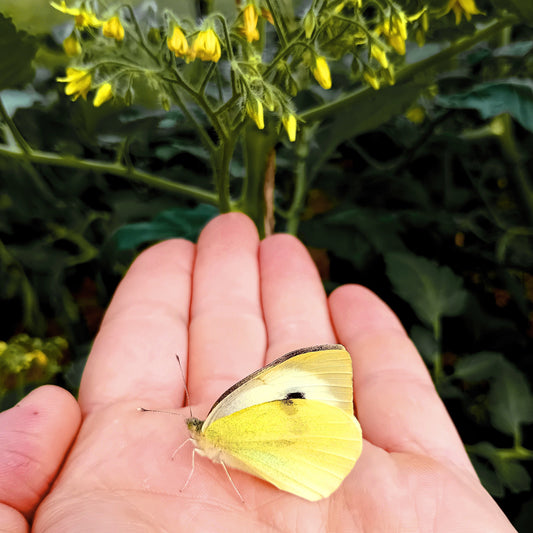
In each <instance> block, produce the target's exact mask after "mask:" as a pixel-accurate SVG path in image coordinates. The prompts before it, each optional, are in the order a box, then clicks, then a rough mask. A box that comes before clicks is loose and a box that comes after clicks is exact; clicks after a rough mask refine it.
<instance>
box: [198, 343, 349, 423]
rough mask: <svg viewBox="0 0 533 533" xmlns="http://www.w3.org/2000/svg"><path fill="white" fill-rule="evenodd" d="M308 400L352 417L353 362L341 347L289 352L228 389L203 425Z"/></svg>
mask: <svg viewBox="0 0 533 533" xmlns="http://www.w3.org/2000/svg"><path fill="white" fill-rule="evenodd" d="M291 398H294V399H310V400H318V401H320V402H323V403H327V404H329V405H332V406H335V407H338V408H339V409H342V410H344V411H345V412H346V413H347V414H350V415H353V387H352V360H351V358H350V354H349V353H348V352H347V351H346V349H345V348H344V347H343V346H341V345H321V346H313V347H311V348H305V349H302V350H298V351H295V352H291V353H288V354H286V355H284V356H282V357H280V358H279V359H276V360H275V361H273V362H272V363H270V364H269V365H267V366H266V367H265V368H262V369H260V370H258V371H256V372H254V373H252V374H250V375H249V376H248V377H246V378H244V379H243V380H241V381H239V382H238V383H236V384H235V385H234V386H233V387H231V388H230V389H228V390H227V391H226V392H225V393H224V394H223V395H222V396H221V397H220V398H219V399H218V400H217V401H216V402H215V404H214V405H213V407H212V408H211V411H210V412H209V414H208V416H207V418H206V420H205V425H206V426H208V425H209V424H212V423H213V422H214V421H215V420H218V419H220V418H224V417H226V416H229V415H231V414H233V413H235V412H237V411H240V410H242V409H245V408H246V407H250V406H252V405H257V404H261V403H265V402H269V401H272V400H283V399H291Z"/></svg>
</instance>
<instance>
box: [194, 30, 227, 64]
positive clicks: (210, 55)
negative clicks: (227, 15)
mask: <svg viewBox="0 0 533 533" xmlns="http://www.w3.org/2000/svg"><path fill="white" fill-rule="evenodd" d="M221 55H222V51H221V48H220V41H219V40H218V36H217V34H216V33H215V30H213V29H212V28H207V29H206V30H202V31H200V32H199V33H198V35H197V36H196V39H195V40H194V42H193V43H192V46H191V50H190V54H189V57H190V59H196V58H197V57H198V58H199V59H201V60H202V61H214V62H215V63H216V62H217V61H218V60H219V59H220V56H221Z"/></svg>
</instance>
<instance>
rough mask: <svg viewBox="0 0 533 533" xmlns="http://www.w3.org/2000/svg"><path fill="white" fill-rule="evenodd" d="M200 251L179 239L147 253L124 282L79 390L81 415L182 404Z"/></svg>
mask: <svg viewBox="0 0 533 533" xmlns="http://www.w3.org/2000/svg"><path fill="white" fill-rule="evenodd" d="M194 252H195V248H194V245H193V244H192V243H191V242H188V241H185V240H181V239H174V240H169V241H165V242H162V243H159V244H156V245H155V246H152V247H151V248H149V249H148V250H145V251H144V252H143V253H141V254H140V255H139V257H138V258H137V259H136V260H135V261H134V262H133V264H132V265H131V267H130V269H129V270H128V272H127V274H126V276H125V277H124V279H123V280H122V281H121V282H120V284H119V286H118V288H117V290H116V292H115V295H114V296H113V299H112V301H111V304H110V305H109V308H108V309H107V312H106V314H105V317H104V320H103V322H102V325H101V327H100V331H99V332H98V335H97V336H96V339H95V341H94V345H93V348H92V350H91V354H90V356H89V359H88V360H87V365H86V367H85V370H84V372H83V377H82V381H81V386H80V394H79V403H80V406H81V409H82V412H83V413H84V414H86V413H87V412H89V411H92V410H94V409H97V408H99V407H101V406H105V405H108V404H110V403H114V402H117V401H120V400H128V399H129V400H133V399H135V400H138V401H139V402H140V404H142V403H145V404H147V405H153V406H158V405H161V406H165V407H168V406H169V405H175V406H180V405H182V404H183V393H184V386H185V384H184V383H183V380H182V379H181V378H180V376H179V368H178V365H177V363H176V359H175V354H183V355H184V356H185V355H186V354H187V345H188V323H189V307H190V300H191V276H192V268H193V262H194Z"/></svg>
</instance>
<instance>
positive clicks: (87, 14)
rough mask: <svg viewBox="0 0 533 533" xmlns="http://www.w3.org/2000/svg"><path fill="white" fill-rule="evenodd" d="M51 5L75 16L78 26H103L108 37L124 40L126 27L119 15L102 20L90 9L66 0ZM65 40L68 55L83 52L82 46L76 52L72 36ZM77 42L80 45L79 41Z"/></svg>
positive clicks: (75, 22) (64, 45)
mask: <svg viewBox="0 0 533 533" xmlns="http://www.w3.org/2000/svg"><path fill="white" fill-rule="evenodd" d="M50 5H51V6H52V7H53V8H55V9H57V10H58V11H61V13H65V15H71V16H73V17H74V24H75V25H76V27H77V28H80V29H82V28H89V27H91V28H100V27H102V32H103V34H104V35H105V36H106V37H113V38H114V39H115V40H117V41H122V40H123V39H124V27H123V26H122V23H121V22H120V19H119V17H118V16H117V15H115V16H113V17H111V18H110V19H109V20H100V19H99V18H98V17H97V16H96V15H95V14H94V13H93V12H92V11H90V10H88V9H82V8H77V7H68V6H67V4H66V2H65V0H61V3H60V4H58V3H56V2H51V3H50ZM67 39H69V37H67ZM67 39H65V41H67ZM74 39H75V37H74ZM65 41H63V48H64V49H65V52H66V53H67V54H68V55H77V54H78V53H81V47H80V52H77V53H74V51H75V49H76V45H75V44H74V43H73V42H72V36H71V40H70V41H68V42H66V43H65ZM77 44H78V46H80V45H79V43H77ZM69 52H70V53H69Z"/></svg>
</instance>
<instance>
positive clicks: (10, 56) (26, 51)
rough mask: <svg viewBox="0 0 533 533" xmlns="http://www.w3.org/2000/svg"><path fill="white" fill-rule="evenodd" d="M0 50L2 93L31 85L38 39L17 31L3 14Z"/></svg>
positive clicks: (0, 18) (0, 87)
mask: <svg viewBox="0 0 533 533" xmlns="http://www.w3.org/2000/svg"><path fill="white" fill-rule="evenodd" d="M0 50H2V54H0V91H2V90H4V89H17V88H19V87H22V86H23V85H25V84H26V83H29V82H30V81H31V80H32V79H33V75H34V71H33V66H32V61H33V58H34V56H35V52H36V51H37V44H36V39H34V38H33V37H31V36H30V35H28V34H27V33H25V32H22V31H17V29H16V28H15V26H14V25H13V23H12V22H11V20H10V19H7V18H5V17H4V16H3V15H2V14H1V13H0ZM8 51H9V52H8Z"/></svg>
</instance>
